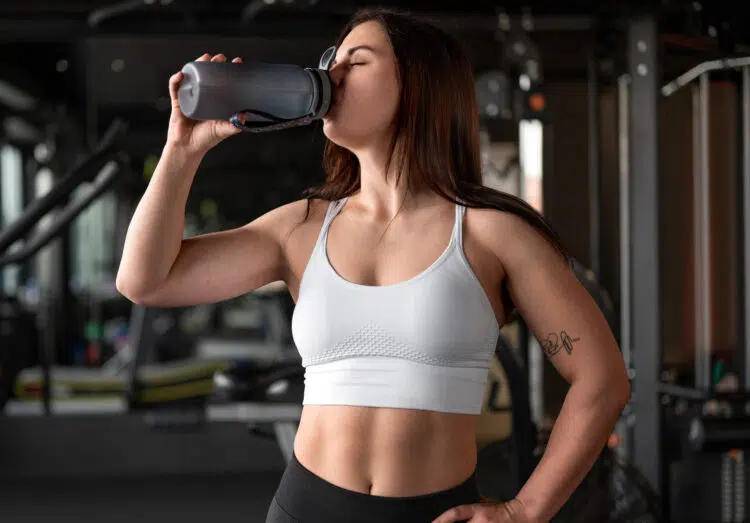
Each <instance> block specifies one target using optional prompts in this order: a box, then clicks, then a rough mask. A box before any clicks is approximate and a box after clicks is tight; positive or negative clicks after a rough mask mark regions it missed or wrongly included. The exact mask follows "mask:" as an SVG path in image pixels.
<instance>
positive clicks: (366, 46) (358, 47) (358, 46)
mask: <svg viewBox="0 0 750 523" xmlns="http://www.w3.org/2000/svg"><path fill="white" fill-rule="evenodd" d="M360 49H365V50H367V51H370V52H372V53H374V52H375V49H373V48H372V47H370V46H369V45H367V44H362V45H355V46H354V47H350V48H349V49H348V50H347V51H346V54H347V56H351V55H353V54H354V53H355V52H356V51H359V50H360ZM335 63H336V58H334V59H333V62H331V65H333V64H335Z"/></svg>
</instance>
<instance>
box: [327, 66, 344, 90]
mask: <svg viewBox="0 0 750 523" xmlns="http://www.w3.org/2000/svg"><path fill="white" fill-rule="evenodd" d="M328 74H329V75H330V76H331V83H332V84H333V85H334V86H335V87H338V86H339V84H341V81H342V80H343V79H344V67H342V64H341V63H336V64H333V65H332V66H331V68H330V69H329V70H328Z"/></svg>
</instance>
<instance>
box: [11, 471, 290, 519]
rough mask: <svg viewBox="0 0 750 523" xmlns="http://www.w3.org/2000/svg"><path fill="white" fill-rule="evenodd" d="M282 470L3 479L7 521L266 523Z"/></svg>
mask: <svg viewBox="0 0 750 523" xmlns="http://www.w3.org/2000/svg"><path fill="white" fill-rule="evenodd" d="M280 479H281V473H278V474H276V473H273V472H268V471H262V472H258V473H255V474H252V473H248V474H228V475H221V476H219V475H216V476H209V475H201V476H192V477H184V476H167V477H151V478H132V477H131V478H116V479H105V480H94V479H79V480H43V481H40V480H31V479H29V480H23V481H20V482H13V483H12V484H10V483H0V492H2V494H1V495H0V498H1V499H2V506H3V508H2V516H0V519H1V520H2V521H7V522H8V523H40V522H50V523H52V522H54V523H68V522H71V523H72V522H76V523H80V522H84V521H101V522H102V523H136V522H137V523H199V522H200V523H206V522H222V523H225V522H232V521H238V522H242V523H263V522H264V521H265V514H266V509H267V507H268V504H269V503H270V501H271V498H272V497H273V494H274V492H275V490H276V486H277V485H278V482H279V480H280Z"/></svg>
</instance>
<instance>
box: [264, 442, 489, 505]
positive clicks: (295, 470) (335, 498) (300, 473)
mask: <svg viewBox="0 0 750 523" xmlns="http://www.w3.org/2000/svg"><path fill="white" fill-rule="evenodd" d="M284 476H285V477H284V478H283V479H282V483H281V485H280V487H281V488H280V489H279V491H278V492H277V498H278V499H279V502H280V503H281V504H282V506H285V507H288V508H290V509H294V507H293V506H292V505H296V504H297V503H300V505H302V506H307V507H309V506H328V507H330V506H331V505H334V506H336V505H347V506H349V507H351V508H353V509H355V510H358V511H363V512H364V513H366V514H378V515H387V514H394V513H400V512H402V511H409V512H411V511H414V512H419V511H420V510H423V509H425V508H430V507H433V506H434V505H435V504H440V505H446V506H448V507H451V506H457V505H462V504H466V503H468V502H469V501H470V500H473V499H476V500H477V502H478V500H479V491H478V487H477V481H476V472H474V473H472V475H471V476H469V477H468V478H467V479H466V480H465V481H463V482H462V483H461V484H459V485H456V486H455V487H451V488H449V489H446V490H441V491H437V492H432V493H429V494H423V495H419V496H412V497H388V496H375V495H372V494H364V493H362V492H356V491H353V490H348V489H345V488H342V487H339V486H337V485H334V484H333V483H330V482H328V481H326V480H324V479H323V478H321V477H320V476H317V475H316V474H315V473H314V472H312V471H310V470H308V469H307V468H305V466H304V465H302V463H300V462H299V461H298V460H297V457H296V456H295V455H294V454H292V457H291V459H290V462H289V465H288V467H287V470H286V472H285V473H284ZM287 482H288V483H287ZM285 484H287V485H289V486H290V487H292V488H294V490H295V491H294V492H293V493H289V495H288V496H287V495H285V494H286V492H285V489H284V486H285ZM295 500H296V502H295Z"/></svg>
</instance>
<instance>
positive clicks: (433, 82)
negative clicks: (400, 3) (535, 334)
mask: <svg viewBox="0 0 750 523" xmlns="http://www.w3.org/2000/svg"><path fill="white" fill-rule="evenodd" d="M369 21H376V22H378V23H379V24H380V25H381V26H382V27H383V29H384V30H385V33H386V34H387V36H388V38H389V40H390V43H391V46H392V47H393V51H394V54H395V55H396V60H397V63H398V73H399V79H400V82H401V100H400V103H399V109H398V111H397V114H396V121H395V132H394V133H393V138H392V141H391V147H390V157H389V162H388V163H389V165H388V166H386V170H385V172H389V167H390V163H391V162H392V161H394V160H395V161H396V162H397V164H396V165H397V166H398V167H399V168H398V169H397V172H398V173H399V174H398V176H399V177H400V176H401V174H402V173H404V172H406V173H408V179H407V182H408V184H409V186H410V187H411V186H413V185H416V186H420V187H429V188H430V189H432V190H434V191H435V192H436V193H438V194H440V195H441V196H443V197H444V198H445V199H447V200H449V201H451V202H453V203H456V204H460V205H465V206H466V207H469V208H492V209H497V210H499V211H504V212H509V213H513V214H515V215H518V216H520V217H521V218H523V219H525V220H526V221H527V222H529V223H530V224H531V225H532V226H533V227H535V228H536V229H537V230H538V231H539V232H541V233H542V235H544V237H545V238H547V239H548V240H549V242H550V243H551V244H552V245H553V246H554V247H555V248H556V249H557V250H558V251H559V252H560V253H561V254H562V255H563V256H564V257H565V259H566V260H568V261H569V260H570V257H569V255H568V253H567V250H566V249H565V247H564V246H563V245H562V242H561V241H560V239H559V237H558V236H557V234H556V233H555V231H554V230H552V228H551V227H550V225H549V224H548V223H547V221H546V220H545V219H544V218H543V217H542V216H541V215H540V214H539V213H538V212H537V211H536V210H534V208H533V207H531V206H530V205H529V204H528V203H526V202H525V201H523V200H522V199H520V198H517V197H516V196H513V195H510V194H507V193H503V192H500V191H497V190H495V189H492V188H490V187H487V186H485V185H483V184H482V168H481V156H480V139H479V110H478V107H477V100H476V93H475V84H474V74H473V71H472V67H471V63H470V61H469V58H468V56H467V54H466V53H465V51H464V49H463V47H462V46H461V44H460V43H459V42H458V41H457V40H456V39H455V38H454V37H452V36H451V35H449V34H448V33H447V32H445V31H443V30H442V29H440V28H438V27H436V26H435V25H433V24H431V23H429V21H427V20H426V19H422V18H419V17H417V16H414V15H411V14H409V13H407V12H404V11H400V10H394V9H385V8H367V9H360V10H359V11H357V12H356V13H355V15H354V16H353V18H352V19H351V20H350V21H349V23H348V24H347V25H346V26H345V27H344V29H343V30H342V32H341V34H340V36H339V39H338V41H337V43H336V46H337V47H339V46H340V45H341V43H342V41H343V40H344V38H346V36H347V35H348V34H349V32H351V30H352V29H354V27H356V26H357V25H359V24H361V23H364V22H369ZM407 64H408V65H407ZM397 145H398V148H397V147H396V146H397ZM323 167H324V170H325V175H326V176H325V182H324V183H323V184H322V185H320V186H317V187H311V188H308V189H306V190H305V191H304V192H303V196H304V197H305V198H306V199H307V200H308V202H307V214H306V216H305V219H307V217H308V216H309V213H310V201H311V200H312V199H322V200H328V201H335V200H339V199H341V198H344V197H347V196H350V195H352V194H354V193H355V192H357V191H358V190H359V187H360V172H359V162H358V160H357V158H356V156H355V155H354V154H353V153H352V152H351V151H349V150H347V149H345V148H343V147H340V146H338V145H336V144H335V143H333V142H332V141H330V140H327V141H326V146H325V152H324V157H323ZM449 193H451V194H454V195H456V197H457V198H458V200H460V201H456V200H455V199H454V198H453V197H452V196H451V195H450V194H449Z"/></svg>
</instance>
